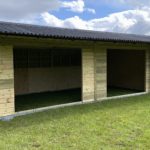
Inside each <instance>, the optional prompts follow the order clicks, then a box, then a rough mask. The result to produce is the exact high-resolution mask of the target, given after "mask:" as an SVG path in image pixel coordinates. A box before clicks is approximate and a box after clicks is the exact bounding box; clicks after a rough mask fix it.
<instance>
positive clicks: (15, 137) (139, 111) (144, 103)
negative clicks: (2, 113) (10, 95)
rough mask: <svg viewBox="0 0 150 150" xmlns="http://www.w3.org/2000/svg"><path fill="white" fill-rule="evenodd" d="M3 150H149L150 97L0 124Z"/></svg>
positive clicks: (65, 109) (0, 141)
mask: <svg viewBox="0 0 150 150" xmlns="http://www.w3.org/2000/svg"><path fill="white" fill-rule="evenodd" d="M0 149H1V150H103V149H104V150H120V149H125V150H149V149H150V95H144V96H139V97H132V98H125V99H118V100H110V101H104V102H101V103H100V102H99V103H95V104H86V105H81V106H73V107H68V108H61V109H55V110H49V111H46V112H42V113H37V114H32V115H29V116H23V117H17V118H15V119H14V120H12V121H10V122H0Z"/></svg>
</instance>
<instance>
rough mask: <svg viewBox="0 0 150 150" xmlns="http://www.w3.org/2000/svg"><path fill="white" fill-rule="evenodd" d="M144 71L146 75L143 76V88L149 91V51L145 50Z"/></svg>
mask: <svg viewBox="0 0 150 150" xmlns="http://www.w3.org/2000/svg"><path fill="white" fill-rule="evenodd" d="M145 64H146V65H145V67H146V69H145V71H146V77H145V90H146V92H150V51H149V50H147V51H146V63H145Z"/></svg>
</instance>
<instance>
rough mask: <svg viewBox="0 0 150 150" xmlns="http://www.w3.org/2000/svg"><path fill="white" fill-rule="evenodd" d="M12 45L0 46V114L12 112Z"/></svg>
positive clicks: (5, 114)
mask: <svg viewBox="0 0 150 150" xmlns="http://www.w3.org/2000/svg"><path fill="white" fill-rule="evenodd" d="M13 68H14V67H13V47H12V46H0V116H7V115H10V114H13V113H14V111H15V110H14V71H13V70H14V69H13Z"/></svg>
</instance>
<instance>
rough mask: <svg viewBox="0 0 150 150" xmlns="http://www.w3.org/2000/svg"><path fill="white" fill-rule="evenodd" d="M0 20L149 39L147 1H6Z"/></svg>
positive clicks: (0, 6) (149, 2) (1, 5)
mask: <svg viewBox="0 0 150 150" xmlns="http://www.w3.org/2000/svg"><path fill="white" fill-rule="evenodd" d="M0 20H1V21H11V22H21V23H30V24H39V25H46V26H54V27H62V28H77V29H86V30H96V31H109V32H119V33H134V34H142V35H143V34H145V35H150V0H25V1H20V0H5V1H1V3H0Z"/></svg>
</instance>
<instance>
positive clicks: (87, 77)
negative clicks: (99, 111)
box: [82, 49, 94, 102]
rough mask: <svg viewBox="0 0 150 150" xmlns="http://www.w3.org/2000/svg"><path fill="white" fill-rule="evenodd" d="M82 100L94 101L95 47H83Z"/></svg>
mask: <svg viewBox="0 0 150 150" xmlns="http://www.w3.org/2000/svg"><path fill="white" fill-rule="evenodd" d="M82 101H83V102H86V101H94V50H93V49H82Z"/></svg>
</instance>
